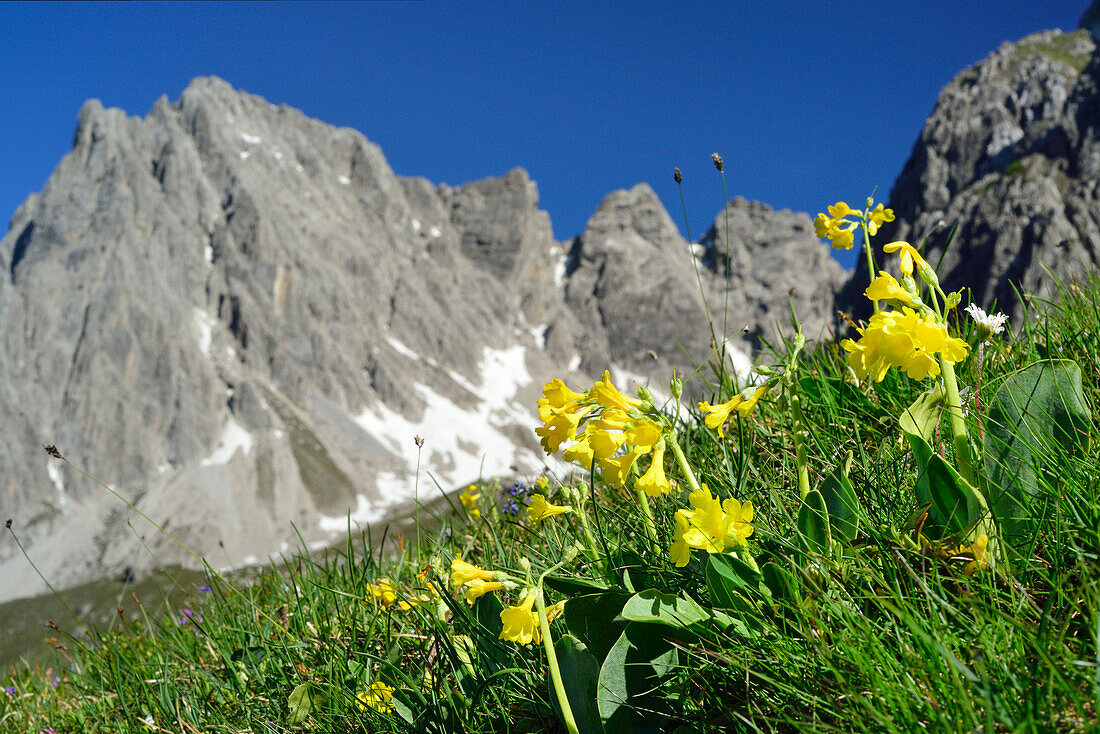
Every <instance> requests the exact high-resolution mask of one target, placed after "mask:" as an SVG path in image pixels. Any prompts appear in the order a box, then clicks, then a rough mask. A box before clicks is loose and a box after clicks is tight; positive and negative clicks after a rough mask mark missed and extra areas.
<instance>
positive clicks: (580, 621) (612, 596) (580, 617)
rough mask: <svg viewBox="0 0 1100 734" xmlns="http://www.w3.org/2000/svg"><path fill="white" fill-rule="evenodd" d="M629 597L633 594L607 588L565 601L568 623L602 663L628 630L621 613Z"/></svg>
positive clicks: (575, 634)
mask: <svg viewBox="0 0 1100 734" xmlns="http://www.w3.org/2000/svg"><path fill="white" fill-rule="evenodd" d="M629 598H630V594H627V593H624V592H622V591H605V592H604V593H602V594H586V595H584V596H575V597H573V598H572V599H570V600H569V601H568V602H566V604H565V626H566V627H567V628H568V629H569V632H570V634H572V635H573V636H574V637H576V638H577V639H579V640H580V641H581V642H583V643H584V644H585V645H586V646H587V647H588V650H589V652H590V653H592V654H593V655H595V656H596V660H598V661H599V662H603V659H604V658H605V657H606V656H607V652H608V650H610V649H611V647H612V646H613V645H614V644H615V642H616V641H617V640H618V639H619V637H620V636H621V635H622V633H623V630H625V629H626V625H627V623H626V621H624V620H620V619H619V613H620V612H622V611H623V606H624V605H625V604H626V602H627V600H628V599H629Z"/></svg>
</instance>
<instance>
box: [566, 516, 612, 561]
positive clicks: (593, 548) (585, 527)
mask: <svg viewBox="0 0 1100 734" xmlns="http://www.w3.org/2000/svg"><path fill="white" fill-rule="evenodd" d="M577 505H578V507H580V508H581V509H580V510H578V511H576V512H574V513H573V516H574V517H576V518H577V520H578V522H580V524H581V532H583V533H584V539H585V542H587V543H588V550H589V551H590V552H591V553H592V559H593V560H595V561H596V562H597V563H599V564H600V567H601V568H603V567H604V562H603V557H602V556H600V551H599V547H598V546H597V545H596V536H594V535H593V534H592V525H591V524H590V523H589V522H588V513H587V512H584V506H583V504H582V503H580V502H578V503H577Z"/></svg>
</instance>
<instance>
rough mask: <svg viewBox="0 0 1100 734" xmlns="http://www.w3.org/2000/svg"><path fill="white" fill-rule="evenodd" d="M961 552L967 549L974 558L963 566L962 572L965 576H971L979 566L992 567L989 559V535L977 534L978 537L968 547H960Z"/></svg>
mask: <svg viewBox="0 0 1100 734" xmlns="http://www.w3.org/2000/svg"><path fill="white" fill-rule="evenodd" d="M961 551H962V552H966V551H969V552H970V555H972V556H973V557H974V560H972V561H969V562H968V563H967V564H966V565H965V566H963V573H965V574H966V575H967V576H971V575H973V574H974V572H975V571H977V570H978V569H979V568H992V567H993V565H992V564H991V563H990V559H989V536H988V535H986V534H985V533H982V534H981V535H979V536H978V539H977V540H975V541H974V544H973V545H971V546H970V547H969V548H963V549H961Z"/></svg>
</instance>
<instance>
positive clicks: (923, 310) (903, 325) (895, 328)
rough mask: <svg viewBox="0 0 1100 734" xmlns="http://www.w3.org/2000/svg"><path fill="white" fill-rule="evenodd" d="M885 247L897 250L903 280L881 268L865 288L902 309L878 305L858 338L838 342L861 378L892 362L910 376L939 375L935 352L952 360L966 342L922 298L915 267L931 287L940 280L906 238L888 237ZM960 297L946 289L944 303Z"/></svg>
mask: <svg viewBox="0 0 1100 734" xmlns="http://www.w3.org/2000/svg"><path fill="white" fill-rule="evenodd" d="M883 250H884V251H886V252H889V253H892V252H900V253H901V272H902V282H900V283H899V282H898V281H897V279H895V278H894V276H892V275H890V274H889V273H885V272H880V273H879V275H878V277H877V278H875V280H874V282H872V283H871V285H870V286H868V288H867V290H865V291H864V292H863V293H864V295H865V296H867V298H869V299H871V300H872V301H875V300H885V301H892V302H894V303H896V304H898V305H899V306H900V309H898V310H895V311H879V312H878V313H876V314H874V315H873V316H871V319H870V321H869V322H868V324H867V327H866V328H864V329H858V331H859V333H860V339H859V341H858V342H857V341H852V340H851V339H845V340H843V341H842V342H841V343H840V346H841V347H843V348H844V350H845V351H847V352H848V365H849V366H850V367H851V368H852V370H853V371H854V372H855V373H856V376H857V377H859V378H860V379H864V378H867V377H870V378H871V379H872V380H874V381H875V382H879V381H881V380H882V379H883V378H884V377H885V376H886V372H887V371H888V370H889V369H890V368H891V367H896V368H898V369H900V370H903V371H904V372H905V374H907V375H909V377H911V378H912V379H914V380H923V379H924V378H926V377H937V376H938V375H939V374H940V364H939V362H938V361H937V360H936V355H937V354H938V355H940V359H942V360H943V361H944V362H945V363H947V364H952V365H953V364H955V363H957V362H959V361H961V360H962V359H964V358H965V357H966V352H967V348H968V347H967V344H966V342H965V341H963V340H962V339H959V338H956V337H953V336H951V335H950V334H949V333H948V331H947V323H946V320H945V319H944V317H943V315H942V314H940V313H938V312H937V311H934V310H933V309H932V308H929V307H928V306H927V305H925V304H924V302H923V301H922V300H921V298H920V295H919V293H918V291H917V287H916V282H915V280H914V279H913V273H914V270H915V271H916V272H917V274H918V275H919V276H920V277H921V279H922V280H924V281H925V282H926V283H928V284H929V285H930V286H932V287H933V288H936V289H938V288H939V282H938V280H937V279H936V276H935V272H934V271H933V270H932V268H931V267H930V266H929V265H928V263H927V262H925V261H924V258H922V257H921V255H920V253H919V252H917V251H916V249H915V248H914V247H913V246H912V245H910V244H909V243H908V242H891V243H890V244H888V245H886V246H885V247H883ZM958 298H959V296H958V294H953V295H952V296H951V297H948V296H946V295H944V303H945V305H946V306H947V307H948V308H951V307H953V306H954V305H957V304H958Z"/></svg>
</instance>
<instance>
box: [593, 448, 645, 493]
mask: <svg viewBox="0 0 1100 734" xmlns="http://www.w3.org/2000/svg"><path fill="white" fill-rule="evenodd" d="M641 454H642V452H641V451H639V450H638V449H634V450H633V451H628V452H627V453H625V454H623V455H622V456H616V457H614V458H612V459H603V460H602V461H597V462H596V463H597V466H599V468H600V476H601V477H603V479H604V481H605V482H607V483H608V484H610V485H611V486H612V487H615V488H616V489H617V488H619V487H622V486H623V485H624V484H625V483H626V478H627V477H628V476H630V469H631V467H633V466H634V462H635V461H637V460H638V457H639V456H641Z"/></svg>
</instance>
